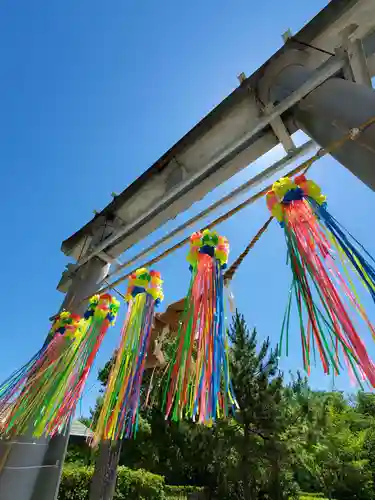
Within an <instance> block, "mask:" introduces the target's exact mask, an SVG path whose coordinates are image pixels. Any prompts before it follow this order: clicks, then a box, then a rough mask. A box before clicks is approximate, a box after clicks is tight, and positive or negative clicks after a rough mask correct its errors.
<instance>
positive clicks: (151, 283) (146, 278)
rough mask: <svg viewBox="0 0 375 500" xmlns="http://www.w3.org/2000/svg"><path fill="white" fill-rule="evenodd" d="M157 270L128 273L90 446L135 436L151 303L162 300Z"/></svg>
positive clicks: (148, 339)
mask: <svg viewBox="0 0 375 500" xmlns="http://www.w3.org/2000/svg"><path fill="white" fill-rule="evenodd" d="M162 283H163V282H162V280H161V277H160V273H158V272H156V271H150V272H149V271H148V270H147V269H145V268H142V269H138V270H137V271H136V272H135V273H133V274H132V275H131V276H130V280H129V287H128V292H127V295H126V300H127V302H128V311H127V315H126V318H125V322H124V325H123V327H122V331H121V339H120V344H119V347H118V349H117V352H116V355H115V361H114V364H113V366H112V369H111V372H110V375H109V378H108V383H107V387H106V391H105V394H104V400H103V405H102V409H101V412H100V414H99V417H98V420H97V422H96V425H95V433H94V438H93V440H92V445H93V446H97V445H98V443H99V442H100V441H101V440H103V439H104V440H110V441H117V440H119V439H122V438H123V437H124V436H125V437H127V438H129V437H132V436H135V435H136V433H137V430H138V418H139V406H140V395H141V387H142V379H143V373H144V370H145V365H146V359H147V353H148V351H149V348H150V340H151V330H152V321H153V318H154V312H155V306H157V305H158V304H159V303H160V302H161V301H162V300H163V291H162Z"/></svg>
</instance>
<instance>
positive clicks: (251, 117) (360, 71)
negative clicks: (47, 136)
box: [0, 0, 375, 500]
mask: <svg viewBox="0 0 375 500" xmlns="http://www.w3.org/2000/svg"><path fill="white" fill-rule="evenodd" d="M284 40H285V44H284V45H283V47H282V48H281V49H280V50H279V51H277V52H276V53H275V54H274V55H273V56H272V57H271V58H270V59H269V60H268V61H267V62H266V63H265V64H264V65H263V66H262V67H260V68H259V69H258V70H257V71H256V72H255V73H254V74H253V75H252V76H250V77H249V78H246V77H245V76H244V75H241V76H240V85H239V87H238V88H237V89H236V90H235V91H234V92H233V93H232V94H231V95H229V96H228V97H227V98H226V99H224V101H223V102H222V103H220V104H219V105H218V106H217V107H216V108H215V109H214V110H213V111H212V112H211V113H209V114H208V115H207V116H206V117H205V118H204V119H203V120H202V121H201V122H199V123H198V124H197V125H196V126H195V127H194V128H193V129H192V130H191V131H190V132H189V133H188V134H186V135H185V136H184V137H183V138H182V139H181V140H180V141H178V142H177V143H176V144H175V145H174V146H173V147H172V148H171V149H170V150H169V151H167V152H166V153H165V154H164V155H163V156H162V157H161V158H160V159H159V160H158V161H157V162H156V163H155V164H154V165H153V166H151V167H150V168H149V169H148V170H146V171H145V172H144V173H143V174H142V175H141V176H140V177H139V178H138V179H137V180H136V181H135V182H133V184H131V185H130V186H129V187H128V188H126V189H125V190H124V191H123V192H122V193H121V194H120V195H119V196H116V197H115V198H114V199H113V201H112V202H111V203H110V204H109V205H108V206H107V207H106V208H105V209H104V210H102V211H101V212H100V213H99V214H97V215H96V216H95V217H94V218H93V219H92V220H91V221H90V222H89V223H87V224H86V225H85V226H83V227H82V228H81V229H80V230H79V231H77V232H76V233H75V234H73V235H72V236H71V237H70V238H68V239H67V240H65V241H64V242H63V244H62V251H63V252H64V253H65V254H66V255H68V256H70V257H73V258H75V259H76V260H77V263H76V264H74V265H68V266H67V270H66V271H65V272H64V273H63V276H62V278H61V280H60V283H59V285H58V290H60V291H61V292H63V293H66V297H65V300H64V302H63V305H62V307H64V308H65V309H68V310H70V311H71V312H75V313H82V312H83V310H84V308H85V304H83V303H82V298H84V297H87V296H88V295H90V294H91V293H92V292H94V291H95V290H96V287H97V283H99V282H100V281H101V280H102V279H103V278H104V277H105V276H106V275H107V273H108V270H109V267H110V264H111V263H112V262H113V261H114V260H115V259H116V258H117V257H118V256H119V255H120V254H121V253H123V252H124V251H126V250H127V249H128V248H130V247H131V246H132V245H134V244H135V243H137V242H139V241H140V240H141V239H142V238H143V237H144V236H146V235H148V234H150V233H151V232H153V231H154V230H155V229H157V228H158V227H160V226H161V225H162V224H164V223H165V222H167V221H168V220H170V219H172V218H174V217H175V216H176V215H177V214H179V213H180V212H182V211H184V210H186V209H187V208H189V206H191V205H192V203H194V202H195V201H196V200H199V199H201V198H202V197H203V196H204V195H205V194H206V193H208V192H209V191H210V190H212V189H213V188H215V187H216V186H217V185H219V184H221V183H222V182H224V181H225V180H227V179H229V178H230V177H231V176H232V175H234V174H235V173H236V172H238V171H239V170H241V169H242V168H244V167H247V166H248V165H249V164H250V163H252V162H253V161H255V160H256V159H257V158H259V157H260V156H262V155H263V154H264V153H266V152H267V151H269V150H270V149H272V148H273V147H274V146H276V145H277V144H278V143H281V144H282V145H283V146H284V148H285V150H286V151H287V153H288V155H289V157H290V156H292V157H293V154H294V149H295V148H294V144H293V141H292V139H291V137H290V135H291V134H292V133H293V132H295V131H296V130H298V129H302V130H303V131H304V132H306V133H307V134H308V135H309V136H310V137H311V138H312V139H313V140H314V141H315V142H316V143H318V144H319V145H320V146H322V147H325V146H327V145H328V144H330V143H331V142H333V141H335V140H336V139H338V138H340V137H342V136H343V135H344V134H345V133H348V132H349V131H350V130H353V129H354V131H355V128H356V127H358V126H359V125H360V124H361V123H363V122H365V121H366V120H367V119H369V118H370V117H373V116H375V92H374V90H373V89H372V86H371V77H373V76H375V2H374V0H345V1H343V0H332V1H331V2H330V3H329V4H328V5H327V6H326V7H325V8H324V9H323V10H322V11H321V12H320V13H319V14H318V15H317V16H316V17H315V18H314V19H312V20H311V21H310V22H309V23H308V24H307V25H306V26H305V27H304V28H303V29H302V30H301V31H300V32H298V33H297V34H296V35H295V36H291V35H290V34H289V33H287V34H285V36H284ZM333 156H334V157H335V158H336V159H337V160H338V161H339V162H340V163H341V164H342V165H344V166H345V167H346V168H348V169H349V170H350V171H351V172H352V173H353V174H354V175H355V176H357V177H358V178H359V179H361V180H362V181H363V182H364V183H365V184H366V185H367V186H368V187H369V188H371V189H372V190H375V126H374V125H372V126H369V127H368V128H367V129H366V130H365V131H364V132H363V133H361V135H360V137H359V138H358V139H356V140H355V141H348V142H347V143H346V144H345V145H344V146H342V147H341V148H340V149H339V150H337V151H336V152H335V153H333ZM14 441H15V444H14V445H13V447H12V449H11V451H10V453H9V456H8V458H7V462H6V464H5V467H4V468H3V469H2V472H1V474H0V498H1V500H15V499H17V500H55V499H56V498H57V491H58V485H59V481H60V475H61V469H62V464H63V461H64V456H65V450H66V445H67V438H66V436H58V437H55V438H54V439H52V440H50V441H47V440H45V439H40V440H32V439H31V438H30V437H27V436H26V437H23V438H18V439H15V440H14ZM31 441H33V442H35V445H34V446H33V445H30V444H29V443H30V442H31ZM2 448H3V447H0V453H1V452H2ZM103 450H104V451H103ZM106 454H107V455H106ZM110 458H111V457H110V456H109V455H108V449H107V450H106V449H105V448H103V449H102V453H101V460H99V462H98V467H97V469H96V473H95V479H94V483H93V488H92V489H91V493H90V500H110V499H111V498H112V492H113V475H112V476H111V475H110V474H108V472H109V471H108V466H109V464H110V463H111V460H110ZM0 459H1V455H0ZM112 463H113V461H112ZM105 479H107V480H105Z"/></svg>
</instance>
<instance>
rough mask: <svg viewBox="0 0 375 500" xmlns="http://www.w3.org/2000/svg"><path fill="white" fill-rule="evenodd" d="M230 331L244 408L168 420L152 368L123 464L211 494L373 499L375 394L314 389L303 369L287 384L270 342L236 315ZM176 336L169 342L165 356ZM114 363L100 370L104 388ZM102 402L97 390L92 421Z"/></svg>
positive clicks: (246, 499)
mask: <svg viewBox="0 0 375 500" xmlns="http://www.w3.org/2000/svg"><path fill="white" fill-rule="evenodd" d="M229 337H230V367H231V375H232V381H233V386H234V392H235V393H236V397H237V400H238V403H239V406H240V408H241V409H240V411H238V412H236V414H235V415H234V416H233V418H231V419H230V420H227V421H218V422H216V423H215V425H214V426H212V427H211V428H207V427H202V426H200V425H197V424H194V423H191V422H186V421H184V422H180V423H175V422H169V421H166V420H165V419H164V416H163V414H162V413H161V411H160V398H159V396H158V394H159V393H158V388H159V386H160V385H161V384H160V381H162V376H163V373H164V371H165V369H164V368H162V369H160V370H156V371H155V372H154V373H152V372H149V373H147V374H146V376H145V377H144V387H143V391H142V400H143V403H146V402H147V405H144V406H143V408H142V411H141V419H140V427H139V431H138V434H137V437H136V438H135V439H133V440H125V441H124V443H123V448H122V454H121V459H120V463H121V465H123V466H127V467H129V468H131V469H145V470H147V471H150V472H151V473H154V474H159V475H161V476H163V477H165V481H166V482H167V483H168V484H171V485H192V486H194V485H195V486H203V487H204V488H205V490H206V492H207V497H208V498H211V499H220V500H232V499H233V500H234V499H235V500H253V499H254V500H255V499H264V500H266V499H270V500H271V499H272V500H284V499H285V500H287V499H291V498H297V497H298V494H299V491H304V492H320V493H321V494H322V495H324V496H325V497H327V498H329V499H333V498H334V499H336V500H349V499H358V500H372V499H374V500H375V493H374V491H375V487H374V485H375V395H373V394H368V393H365V392H359V393H358V394H357V395H355V396H352V397H351V398H346V397H345V396H344V395H343V394H342V393H340V392H319V391H312V390H311V389H310V387H309V385H308V382H307V379H306V378H304V377H302V376H301V375H300V374H299V373H297V374H296V376H294V377H292V378H291V380H290V381H289V382H288V383H287V384H286V383H285V378H284V376H283V374H282V373H280V371H279V368H278V359H277V354H276V352H277V349H275V350H273V349H271V347H270V341H269V339H267V340H266V341H264V342H262V343H261V344H260V345H258V341H257V334H256V331H255V330H254V331H252V332H249V330H248V328H247V326H246V323H245V319H244V317H243V316H242V315H241V314H239V313H236V315H235V316H234V318H233V321H232V324H231V326H230V328H229ZM172 343H173V342H172V339H169V340H168V339H167V340H166V345H167V348H166V350H165V351H166V352H167V353H168V352H169V351H170V349H169V347H170V346H171V345H172ZM111 363H112V360H109V361H108V363H107V364H106V366H105V367H104V368H103V370H101V371H100V373H99V380H100V382H101V383H102V386H103V388H104V387H105V385H106V383H107V379H108V374H109V370H110V367H111ZM150 383H151V387H152V389H153V390H152V391H150V390H149V388H150ZM150 392H151V397H150ZM101 404H102V398H101V397H99V398H98V401H97V405H96V408H94V410H92V415H91V419H95V417H96V415H98V412H99V410H100V406H101Z"/></svg>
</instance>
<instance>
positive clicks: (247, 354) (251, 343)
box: [229, 311, 292, 500]
mask: <svg viewBox="0 0 375 500" xmlns="http://www.w3.org/2000/svg"><path fill="white" fill-rule="evenodd" d="M229 338H230V341H231V374H232V381H233V386H234V392H235V394H236V397H237V401H238V404H239V406H240V411H239V412H238V413H237V415H236V421H237V422H238V425H239V428H240V431H241V433H240V436H239V439H237V443H238V446H237V449H238V453H239V455H240V457H241V474H240V475H241V479H242V486H243V498H244V500H253V499H255V498H258V495H259V494H260V493H261V492H262V491H263V493H264V494H267V495H268V497H269V498H273V499H275V500H281V499H283V498H288V496H290V493H291V491H290V489H291V488H290V486H291V483H292V481H291V477H290V474H289V475H288V473H287V472H288V467H287V465H288V464H287V460H286V453H285V450H286V448H285V443H284V442H283V432H284V431H285V428H286V422H285V418H284V416H285V415H284V411H283V406H282V402H283V378H282V374H281V373H280V372H279V369H278V359H277V349H276V350H271V349H270V341H269V339H268V338H267V340H265V341H264V342H263V343H262V344H261V346H260V348H259V349H257V334H256V330H255V329H254V330H253V332H252V333H250V332H249V330H248V328H247V326H246V322H245V319H244V317H243V315H241V314H240V313H238V311H237V312H236V314H235V316H234V318H233V321H232V324H231V326H230V329H229Z"/></svg>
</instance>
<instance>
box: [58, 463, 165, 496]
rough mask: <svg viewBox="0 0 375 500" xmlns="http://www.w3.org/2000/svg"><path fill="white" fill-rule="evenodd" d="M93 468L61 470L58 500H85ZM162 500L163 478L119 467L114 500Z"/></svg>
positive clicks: (74, 466)
mask: <svg viewBox="0 0 375 500" xmlns="http://www.w3.org/2000/svg"><path fill="white" fill-rule="evenodd" d="M92 474H93V467H85V466H76V465H73V464H72V465H68V466H66V467H65V468H64V470H63V475H62V478H61V485H60V491H59V496H58V500H87V499H88V492H89V489H90V483H91V478H92ZM127 499H129V500H130V499H131V500H164V499H165V493H164V477H163V476H158V475H156V474H152V473H151V472H147V471H144V470H141V469H140V470H132V469H128V468H127V467H119V468H118V473H117V486H116V493H115V500H127Z"/></svg>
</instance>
